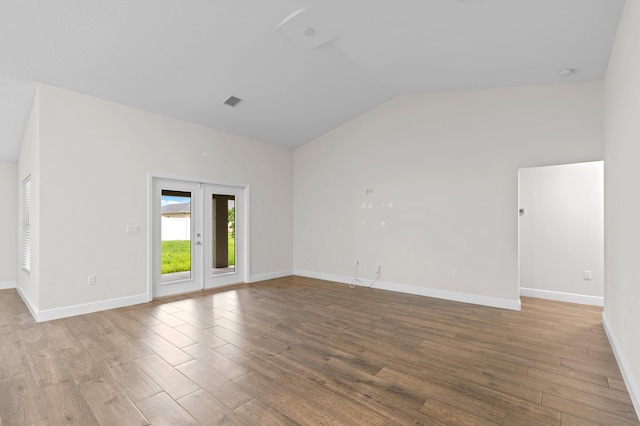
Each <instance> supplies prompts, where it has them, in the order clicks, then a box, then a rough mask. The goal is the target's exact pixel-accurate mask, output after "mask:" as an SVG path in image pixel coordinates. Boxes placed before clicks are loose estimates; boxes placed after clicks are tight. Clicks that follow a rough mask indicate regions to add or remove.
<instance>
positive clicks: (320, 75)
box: [0, 0, 624, 162]
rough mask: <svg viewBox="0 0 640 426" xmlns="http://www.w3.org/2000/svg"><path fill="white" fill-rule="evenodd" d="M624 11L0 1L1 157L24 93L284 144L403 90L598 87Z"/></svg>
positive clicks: (373, 3) (561, 1) (482, 2)
mask: <svg viewBox="0 0 640 426" xmlns="http://www.w3.org/2000/svg"><path fill="white" fill-rule="evenodd" d="M623 6H624V0H393V1H390V0H207V1H205V0H189V1H175V0H136V1H131V0H109V1H96V0H56V1H45V0H3V1H2V2H0V129H1V131H0V161H4V162H15V161H16V160H17V157H18V152H19V147H20V143H21V140H22V137H23V134H24V128H25V124H26V121H27V117H28V113H29V109H30V107H31V103H32V100H33V96H34V93H35V88H36V82H44V83H48V84H52V85H55V86H60V87H63V88H67V89H70V90H74V91H77V92H81V93H86V94H89V95H93V96H98V97H100V98H104V99H108V100H112V101H115V102H118V103H121V104H126V105H130V106H134V107H137V108H141V109H145V110H148V111H152V112H156V113H159V114H163V115H167V116H171V117H175V118H178V119H182V120H186V121H190V122H194V123H199V124H202V125H205V126H209V127H213V128H217V129H221V130H225V131H228V132H232V133H236V134H240V135H244V136H248V137H251V138H255V139H258V140H262V141H265V142H268V143H272V144H275V145H279V146H283V147H288V148H295V147H297V146H300V145H302V144H304V143H306V142H308V141H310V140H312V139H314V138H316V137H317V136H319V135H322V134H323V133H325V132H327V131H329V130H331V129H333V128H335V127H337V126H339V125H340V124H342V123H345V122H346V121H349V120H350V119H352V118H354V117H356V116H358V115H360V114H362V113H364V112H366V111H367V110H369V109H371V108H373V107H375V106H377V105H379V104H381V103H383V102H385V101H387V100H389V99H391V98H393V97H395V96H398V95H402V94H408V93H423V92H433V91H444V90H466V89H480V88H492V87H501V86H516V85H533V84H554V83H565V82H578V81H588V80H598V79H602V78H603V76H604V73H605V70H606V66H607V62H608V59H609V55H610V50H611V46H612V44H613V39H614V36H615V32H616V29H617V25H618V21H619V18H620V14H621V11H622V8H623ZM566 69H571V70H575V72H573V73H570V75H568V76H564V77H563V76H561V75H560V72H561V71H562V70H566ZM229 96H236V97H238V98H241V99H242V102H240V103H239V104H238V105H237V106H236V107H230V106H228V105H225V104H224V103H223V102H224V101H225V100H226V99H227V98H228V97H229Z"/></svg>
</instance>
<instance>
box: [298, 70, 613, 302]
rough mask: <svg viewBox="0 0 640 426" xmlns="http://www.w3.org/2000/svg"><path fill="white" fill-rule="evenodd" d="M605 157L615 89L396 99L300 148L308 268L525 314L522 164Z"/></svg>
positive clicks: (301, 233)
mask: <svg viewBox="0 0 640 426" xmlns="http://www.w3.org/2000/svg"><path fill="white" fill-rule="evenodd" d="M602 156H603V148H602V82H592V83H582V84H570V85H558V86H535V87H519V88H504V89H495V90H480V91H468V92H449V93H437V94H425V95H414V96H403V97H399V98H396V99H393V100H391V101H389V102H387V103H386V104H384V105H382V106H380V107H378V108H376V109H374V110H372V111H370V112H369V113H367V114H364V115H363V116H361V117H358V118H356V119H354V120H352V121H350V122H348V123H346V124H345V125H343V126H341V127H339V128H337V129H335V130H334V131H332V132H330V133H328V134H326V135H324V136H322V137H320V138H318V139H317V140H315V141H313V142H311V143H309V144H307V145H305V146H303V147H301V148H299V149H297V150H296V151H295V153H294V236H295V240H294V248H295V250H294V253H295V254H294V256H295V258H294V268H295V271H296V272H297V273H299V274H302V275H310V276H323V277H327V278H332V279H337V280H343V281H345V282H348V281H349V280H350V277H352V276H353V275H354V263H355V260H356V259H359V260H360V262H361V268H360V273H361V276H362V277H363V278H367V279H373V278H374V277H375V274H374V272H375V270H376V263H377V262H378V261H379V262H380V263H381V268H382V269H381V271H382V274H381V276H380V280H381V281H382V282H381V283H380V286H383V287H385V288H392V289H397V290H402V291H408V292H415V293H418V294H434V295H438V294H442V295H443V296H444V297H450V296H455V297H457V295H459V293H462V294H464V295H470V296H471V297H468V298H467V299H465V300H467V301H474V300H475V301H478V302H479V303H484V304H491V305H496V306H506V307H512V308H517V306H515V304H517V302H518V300H519V295H518V276H517V262H518V260H517V244H518V239H517V230H518V225H517V220H518V215H517V206H518V204H517V194H518V189H517V179H518V169H519V168H522V167H531V166H541V165H551V164H566V163H572V162H584V161H595V160H601V159H602ZM367 188H370V189H373V190H374V192H373V193H372V194H370V195H368V196H367V195H366V189H367ZM363 203H364V204H365V206H368V205H369V203H370V204H371V205H372V208H371V209H369V208H365V209H362V208H361V206H362V204H363ZM389 203H391V205H392V207H391V208H389ZM383 204H384V207H383V206H382V205H383ZM363 222H364V224H363ZM381 222H384V223H385V225H384V226H381ZM454 268H458V269H459V273H460V276H459V277H454V276H453V269H454ZM365 283H368V281H366V280H365ZM425 289H430V290H429V291H425ZM432 290H433V291H432ZM475 296H477V297H475Z"/></svg>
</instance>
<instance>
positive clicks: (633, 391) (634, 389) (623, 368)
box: [602, 311, 640, 420]
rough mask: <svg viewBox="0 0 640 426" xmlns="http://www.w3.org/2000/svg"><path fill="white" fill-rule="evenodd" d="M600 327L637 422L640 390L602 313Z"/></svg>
mask: <svg viewBox="0 0 640 426" xmlns="http://www.w3.org/2000/svg"><path fill="white" fill-rule="evenodd" d="M602 325H603V327H604V331H605V333H606V334H607V337H608V338H609V343H611V349H613V354H614V355H615V357H616V361H618V368H620V373H621V374H622V379H623V380H624V384H625V385H626V386H627V391H628V392H629V397H630V398H631V402H632V403H633V407H634V408H635V410H636V416H638V420H640V388H638V385H637V384H636V383H634V381H633V377H631V374H630V372H631V368H630V366H629V363H628V362H627V360H626V358H625V357H624V354H623V353H622V350H621V349H620V345H619V343H618V339H617V338H616V335H615V333H614V332H613V329H612V328H611V326H610V325H609V321H608V320H607V316H606V315H605V312H604V311H603V312H602Z"/></svg>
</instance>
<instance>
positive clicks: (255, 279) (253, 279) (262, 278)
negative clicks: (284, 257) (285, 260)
mask: <svg viewBox="0 0 640 426" xmlns="http://www.w3.org/2000/svg"><path fill="white" fill-rule="evenodd" d="M290 275H293V271H292V270H291V269H287V270H285V271H276V272H268V273H266V274H257V275H251V278H249V282H250V283H255V282H258V281H266V280H272V279H274V278H282V277H288V276H290Z"/></svg>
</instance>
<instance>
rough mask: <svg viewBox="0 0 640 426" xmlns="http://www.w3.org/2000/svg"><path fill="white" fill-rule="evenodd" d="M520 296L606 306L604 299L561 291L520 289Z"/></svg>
mask: <svg viewBox="0 0 640 426" xmlns="http://www.w3.org/2000/svg"><path fill="white" fill-rule="evenodd" d="M520 296H525V297H536V298H538V299H547V300H557V301H560V302H570V303H580V304H582V305H592V306H604V297H598V296H585V295H583V294H574V293H562V292H559V291H549V290H538V289H535V288H520Z"/></svg>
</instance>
